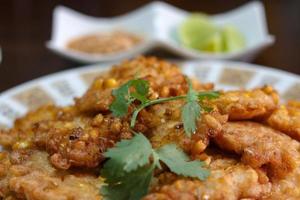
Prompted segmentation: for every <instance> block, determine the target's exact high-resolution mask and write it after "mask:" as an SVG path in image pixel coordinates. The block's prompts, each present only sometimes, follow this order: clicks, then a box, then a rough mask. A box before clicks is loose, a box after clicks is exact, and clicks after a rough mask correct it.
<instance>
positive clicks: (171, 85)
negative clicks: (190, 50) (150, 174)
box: [0, 57, 300, 200]
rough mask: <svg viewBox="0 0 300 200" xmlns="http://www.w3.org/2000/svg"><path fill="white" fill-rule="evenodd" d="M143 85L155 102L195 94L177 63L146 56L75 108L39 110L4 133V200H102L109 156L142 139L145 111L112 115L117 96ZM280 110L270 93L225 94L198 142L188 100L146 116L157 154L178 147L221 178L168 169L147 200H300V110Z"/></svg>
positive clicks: (114, 73)
mask: <svg viewBox="0 0 300 200" xmlns="http://www.w3.org/2000/svg"><path fill="white" fill-rule="evenodd" d="M134 78H141V79H144V80H147V81H148V82H149V84H150V88H149V91H150V92H149V95H148V98H149V99H152V100H153V99H158V98H162V97H171V96H178V95H185V94H186V93H187V91H188V84H187V80H186V77H185V75H183V74H182V73H181V72H180V70H179V68H177V66H176V65H173V64H170V63H168V62H165V61H161V60H158V59H156V58H145V57H139V58H137V59H133V60H130V61H125V62H123V63H121V64H119V65H116V66H114V67H113V68H112V69H111V70H110V71H108V72H106V73H104V74H102V75H101V76H99V77H98V78H97V79H96V80H95V81H94V82H93V84H92V86H91V87H90V88H89V89H88V91H87V92H86V93H85V94H84V95H83V97H81V98H78V99H76V100H75V105H71V106H68V107H56V106H54V105H46V106H43V107H41V108H39V109H37V110H36V111H32V112H29V113H28V114H27V115H25V116H24V117H22V118H20V119H18V120H16V122H15V124H14V127H13V128H12V129H10V130H5V131H4V130H0V145H2V146H3V147H4V148H5V152H2V153H0V199H5V200H23V199H28V200H52V199H53V200H54V199H55V200H56V199H58V200H77V199H78V200H79V199H80V200H85V199H88V200H100V199H102V197H101V194H100V187H101V185H102V180H101V178H99V177H98V176H99V171H100V169H101V167H102V164H103V161H105V158H104V155H103V153H104V152H105V151H107V149H108V148H111V147H113V146H114V145H115V143H116V142H118V141H120V140H121V139H130V138H131V137H132V136H133V133H132V130H131V129H130V125H129V124H130V119H131V114H132V112H133V108H134V106H138V104H137V102H133V103H132V105H131V106H130V107H129V110H128V114H127V116H125V117H123V118H117V117H114V116H113V115H112V113H111V112H110V111H109V106H110V104H111V103H112V101H113V100H114V97H113V96H112V90H113V89H115V88H118V87H119V86H120V85H122V84H124V83H125V82H126V81H128V80H131V79H134ZM192 85H193V88H194V89H195V90H196V91H202V90H203V91H205V90H212V89H213V84H210V83H209V84H202V83H200V82H198V81H196V80H192ZM278 102H279V97H278V94H277V92H276V91H275V90H274V89H272V88H271V87H269V86H266V87H263V88H258V89H254V90H247V91H246V90H237V91H229V92H222V93H221V96H220V98H218V99H214V100H211V101H206V100H204V101H203V103H204V104H205V106H207V107H210V108H213V110H212V111H211V112H204V113H202V115H201V118H199V120H197V131H196V132H195V133H194V134H192V136H191V137H188V136H187V135H186V134H185V133H184V128H183V123H182V119H181V108H182V107H183V105H184V103H185V102H184V101H183V100H176V101H172V102H165V103H161V104H157V105H152V106H150V107H147V108H145V109H143V110H142V111H141V112H140V113H139V115H138V117H137V121H136V124H135V127H134V128H133V130H134V131H136V132H141V133H143V134H145V135H146V136H147V137H148V139H149V140H150V142H151V143H152V146H153V147H154V148H159V147H161V146H162V145H164V144H167V143H176V144H177V145H178V146H180V147H181V148H182V149H183V150H184V151H185V152H186V153H187V154H188V155H189V156H190V158H191V159H192V160H193V159H198V160H202V161H204V162H205V163H206V164H207V168H208V169H210V171H211V175H210V176H209V178H208V179H206V180H205V181H200V180H196V179H188V178H185V177H180V176H178V175H176V174H173V173H172V172H170V170H169V169H168V168H167V166H164V165H162V169H157V171H155V178H154V179H153V182H152V184H151V188H150V191H149V193H148V195H146V196H145V197H144V200H198V199H203V200H208V199H209V200H239V199H247V200H248V199H249V200H250V199H251V200H254V199H261V200H275V199H292V200H294V199H295V200H296V199H300V190H299V189H298V188H300V152H299V150H300V145H299V142H298V141H296V140H294V139H292V138H295V139H298V140H299V139H300V136H299V135H300V132H299V124H300V117H299V116H300V114H299V113H300V105H299V103H297V102H289V103H288V104H287V105H286V106H282V107H280V106H279V105H278ZM228 120H229V122H228ZM251 120H255V122H253V121H251ZM232 121H234V122H232ZM269 126H270V127H269ZM280 131H282V132H283V133H282V132H280ZM284 133H285V134H284ZM290 136H291V137H292V138H290Z"/></svg>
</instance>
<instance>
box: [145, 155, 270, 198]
mask: <svg viewBox="0 0 300 200" xmlns="http://www.w3.org/2000/svg"><path fill="white" fill-rule="evenodd" d="M210 168H211V176H210V177H209V178H208V179H207V180H205V181H202V182H201V181H198V180H189V179H178V180H176V181H174V182H173V183H171V184H167V185H164V186H162V187H161V188H159V190H158V191H156V192H154V193H152V194H149V195H148V196H146V197H145V198H144V199H143V200H198V199H209V200H223V199H226V200H235V199H242V198H249V199H257V198H260V197H263V196H265V195H267V194H268V193H269V192H270V190H271V183H270V182H269V181H268V179H265V178H264V177H260V176H263V175H262V174H261V173H259V172H257V171H256V170H254V169H253V168H251V167H250V166H247V165H243V164H241V163H237V162H236V161H235V160H233V159H227V158H219V159H216V160H215V161H213V162H212V163H211V164H210Z"/></svg>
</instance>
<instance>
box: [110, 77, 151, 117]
mask: <svg viewBox="0 0 300 200" xmlns="http://www.w3.org/2000/svg"><path fill="white" fill-rule="evenodd" d="M131 87H134V89H135V91H134V92H130V91H129V90H130V88H131ZM148 91H149V83H148V81H146V80H142V79H134V80H130V81H128V82H126V83H125V84H123V85H122V86H121V87H119V88H118V89H115V90H113V92H112V95H113V96H114V97H115V99H114V101H113V102H112V104H111V105H110V107H109V109H110V111H112V113H113V115H114V116H116V117H124V116H125V115H126V114H127V112H128V107H129V105H130V104H131V103H132V102H133V101H134V100H136V99H137V100H139V101H140V102H141V103H145V102H146V101H147V100H148V99H147V94H148Z"/></svg>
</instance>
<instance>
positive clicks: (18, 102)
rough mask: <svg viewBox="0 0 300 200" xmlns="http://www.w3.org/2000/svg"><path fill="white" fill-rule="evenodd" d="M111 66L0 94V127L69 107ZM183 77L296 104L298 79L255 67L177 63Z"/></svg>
mask: <svg viewBox="0 0 300 200" xmlns="http://www.w3.org/2000/svg"><path fill="white" fill-rule="evenodd" d="M110 66H111V64H102V65H100V64H98V65H92V66H85V67H82V68H76V69H72V70H67V71H63V72H59V73H56V74H52V75H49V76H45V77H41V78H39V79H36V80H33V81H30V82H28V83H25V84H22V85H20V86H17V87H15V88H12V89H10V90H8V91H5V92H3V93H1V94H0V127H9V126H11V125H12V123H13V121H14V120H15V119H16V118H17V117H20V116H22V115H24V114H25V113H26V112H27V111H29V110H31V109H35V108H37V107H38V106H41V105H43V104H47V103H55V104H57V105H69V104H72V103H73V98H74V97H79V96H81V95H82V94H83V93H84V92H85V90H86V89H87V88H88V86H89V84H90V83H91V81H92V80H93V79H94V78H95V77H96V76H97V75H98V74H99V73H101V72H103V71H104V70H107V69H109V68H110ZM179 66H181V68H182V70H183V72H184V73H186V74H187V75H190V76H194V77H196V78H197V79H199V80H201V81H202V82H213V83H215V84H216V89H237V88H253V87H259V86H263V85H265V84H269V85H272V86H274V87H275V88H276V89H277V90H278V92H279V93H280V94H281V96H282V99H283V100H287V99H296V100H300V76H298V75H295V74H291V73H288V72H284V71H280V70H275V69H272V68H267V67H263V66H258V65H252V64H246V63H241V62H230V61H202V62H201V61H200V62H199V61H189V62H179Z"/></svg>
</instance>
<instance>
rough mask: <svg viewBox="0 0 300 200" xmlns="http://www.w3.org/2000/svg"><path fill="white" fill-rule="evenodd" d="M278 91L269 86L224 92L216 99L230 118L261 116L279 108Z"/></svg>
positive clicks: (216, 103)
mask: <svg viewBox="0 0 300 200" xmlns="http://www.w3.org/2000/svg"><path fill="white" fill-rule="evenodd" d="M278 99H279V97H278V94H277V92H276V91H275V90H274V89H273V88H272V87H269V86H266V87H263V88H260V89H255V90H249V91H230V92H224V93H223V94H222V95H221V97H220V98H218V99H216V100H214V101H213V102H212V104H214V105H216V106H217V107H218V108H219V110H220V111H221V113H222V114H228V115H229V119H230V120H246V119H253V118H261V117H265V116H268V115H269V114H271V112H272V111H273V110H275V109H276V108H277V104H278Z"/></svg>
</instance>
